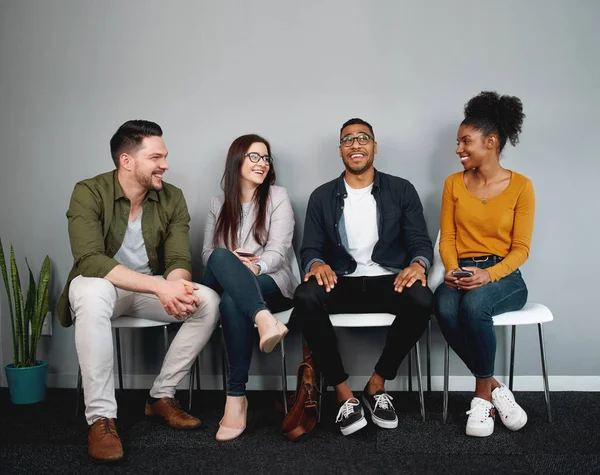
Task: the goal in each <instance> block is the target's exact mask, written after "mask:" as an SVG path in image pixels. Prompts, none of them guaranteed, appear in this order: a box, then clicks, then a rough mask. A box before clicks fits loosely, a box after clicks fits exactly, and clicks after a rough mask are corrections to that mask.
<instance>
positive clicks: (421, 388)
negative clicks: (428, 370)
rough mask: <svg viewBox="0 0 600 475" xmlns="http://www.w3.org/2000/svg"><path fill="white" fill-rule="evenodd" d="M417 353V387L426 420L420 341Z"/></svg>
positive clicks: (422, 416)
mask: <svg viewBox="0 0 600 475" xmlns="http://www.w3.org/2000/svg"><path fill="white" fill-rule="evenodd" d="M415 354H416V358H415V359H416V363H417V387H418V388H419V403H420V405H421V419H422V420H423V422H425V399H424V398H423V385H422V381H421V379H422V377H423V375H422V374H421V351H420V349H419V342H418V341H417V343H415Z"/></svg>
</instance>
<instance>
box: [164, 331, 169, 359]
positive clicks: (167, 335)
mask: <svg viewBox="0 0 600 475" xmlns="http://www.w3.org/2000/svg"><path fill="white" fill-rule="evenodd" d="M163 339H164V340H165V354H167V351H169V330H167V325H165V326H164V327H163Z"/></svg>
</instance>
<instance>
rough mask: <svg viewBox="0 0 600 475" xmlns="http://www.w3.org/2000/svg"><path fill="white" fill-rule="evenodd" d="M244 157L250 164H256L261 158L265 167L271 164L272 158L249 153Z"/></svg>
mask: <svg viewBox="0 0 600 475" xmlns="http://www.w3.org/2000/svg"><path fill="white" fill-rule="evenodd" d="M244 157H248V158H249V159H250V161H251V162H252V163H258V162H259V161H260V159H261V158H262V159H263V161H264V162H265V163H266V164H267V165H269V166H270V165H271V163H273V157H269V156H268V155H261V154H260V153H256V152H250V153H247V154H245V155H244Z"/></svg>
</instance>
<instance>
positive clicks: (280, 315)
mask: <svg viewBox="0 0 600 475" xmlns="http://www.w3.org/2000/svg"><path fill="white" fill-rule="evenodd" d="M288 259H289V261H290V263H291V266H292V273H293V274H294V277H296V280H297V281H298V282H300V268H299V266H298V259H297V258H296V253H295V252H294V247H293V246H290V249H289V251H288ZM293 310H294V308H293V307H291V308H289V309H288V310H283V311H281V312H277V313H274V314H273V316H274V317H275V318H276V319H277V320H279V321H280V322H281V323H283V324H284V325H287V324H288V323H289V321H290V317H291V316H292V311H293ZM254 328H256V325H254ZM279 345H280V348H281V392H282V394H283V409H284V411H285V413H286V414H287V412H288V404H287V391H288V388H287V370H286V364H285V338H282V340H281V342H280V343H279ZM222 359H223V390H224V391H226V389H227V368H228V364H227V353H226V351H225V342H223V355H222Z"/></svg>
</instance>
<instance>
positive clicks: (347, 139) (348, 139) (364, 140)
mask: <svg viewBox="0 0 600 475" xmlns="http://www.w3.org/2000/svg"><path fill="white" fill-rule="evenodd" d="M355 140H358V143H359V144H360V145H367V144H368V143H369V142H370V141H371V140H373V137H371V136H370V135H369V134H358V135H350V134H348V135H345V136H344V137H342V138H341V139H340V145H343V146H344V147H351V146H352V145H353V144H354V141H355Z"/></svg>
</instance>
